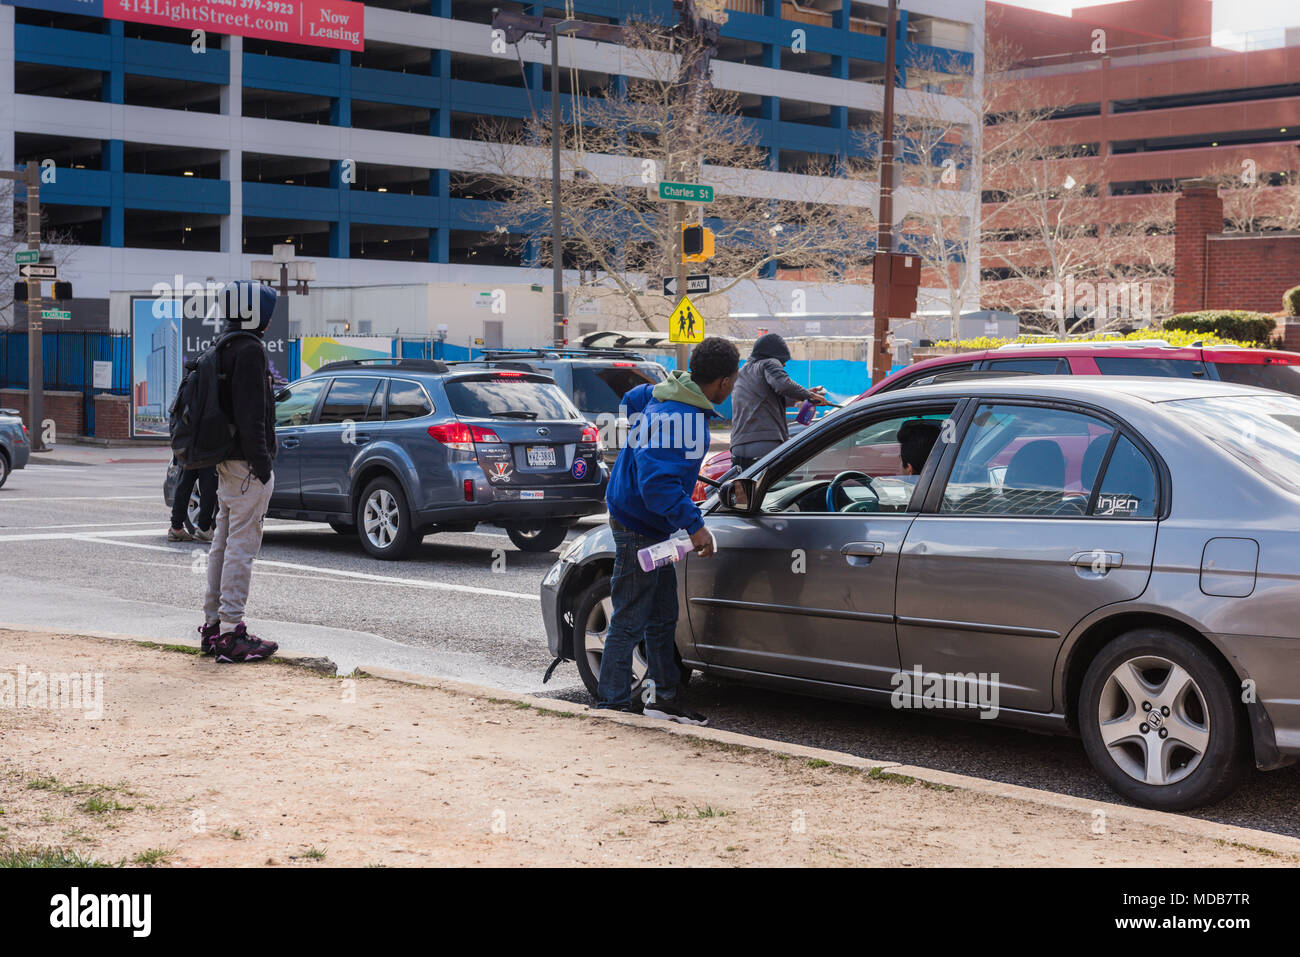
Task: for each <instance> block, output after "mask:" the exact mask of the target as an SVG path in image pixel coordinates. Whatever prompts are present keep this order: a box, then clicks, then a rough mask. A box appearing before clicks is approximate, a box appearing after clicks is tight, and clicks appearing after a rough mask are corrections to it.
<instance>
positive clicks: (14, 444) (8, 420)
mask: <svg viewBox="0 0 1300 957" xmlns="http://www.w3.org/2000/svg"><path fill="white" fill-rule="evenodd" d="M31 452H32V443H31V440H30V438H29V437H28V435H27V426H25V425H23V419H22V413H21V412H19V411H18V410H17V409H0V487H2V486H3V485H4V484H5V482H7V481H9V473H10V472H12V471H14V470H15V469H21V468H26V467H27V459H28V458H29V457H30V456H31Z"/></svg>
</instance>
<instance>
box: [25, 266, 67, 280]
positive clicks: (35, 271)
mask: <svg viewBox="0 0 1300 957" xmlns="http://www.w3.org/2000/svg"><path fill="white" fill-rule="evenodd" d="M18 272H19V274H20V275H21V276H22V277H23V278H25V279H55V278H57V277H58V275H59V267H58V266H33V265H26V266H19V267H18Z"/></svg>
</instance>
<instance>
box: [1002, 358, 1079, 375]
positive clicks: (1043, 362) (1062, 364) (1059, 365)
mask: <svg viewBox="0 0 1300 957" xmlns="http://www.w3.org/2000/svg"><path fill="white" fill-rule="evenodd" d="M984 368H986V369H988V370H989V371H990V372H1029V373H1033V374H1035V375H1069V374H1070V363H1069V362H1067V361H1066V360H1065V359H1061V358H1056V359H990V360H989V361H988V362H986V363H985V364H984Z"/></svg>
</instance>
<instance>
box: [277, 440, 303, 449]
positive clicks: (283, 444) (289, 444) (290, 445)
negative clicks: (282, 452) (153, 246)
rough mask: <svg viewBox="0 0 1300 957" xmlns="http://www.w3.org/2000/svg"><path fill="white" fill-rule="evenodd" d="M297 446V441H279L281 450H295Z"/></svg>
mask: <svg viewBox="0 0 1300 957" xmlns="http://www.w3.org/2000/svg"><path fill="white" fill-rule="evenodd" d="M298 445H299V442H298V440H297V439H281V440H280V448H282V449H296V448H297V447H298Z"/></svg>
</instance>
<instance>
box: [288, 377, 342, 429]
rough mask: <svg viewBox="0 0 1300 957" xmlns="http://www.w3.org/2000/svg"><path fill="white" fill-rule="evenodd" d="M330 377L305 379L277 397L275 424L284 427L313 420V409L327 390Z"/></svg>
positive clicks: (304, 423)
mask: <svg viewBox="0 0 1300 957" xmlns="http://www.w3.org/2000/svg"><path fill="white" fill-rule="evenodd" d="M328 382H329V380H328V379H303V380H302V381H301V382H295V383H294V384H293V385H291V386H289V388H287V389H285V390H284V391H282V392H280V393H279V394H278V395H277V396H276V397H275V425H276V428H283V427H285V426H290V425H306V424H307V423H308V422H309V421H310V420H311V410H312V409H314V408H316V400H317V399H319V398H320V394H321V393H322V392H323V391H325V386H326V385H327V384H328Z"/></svg>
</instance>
